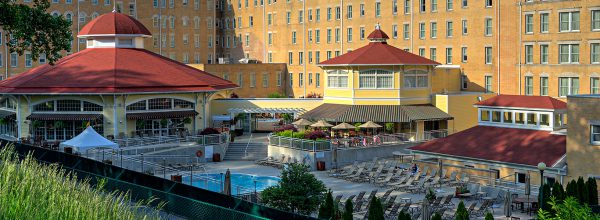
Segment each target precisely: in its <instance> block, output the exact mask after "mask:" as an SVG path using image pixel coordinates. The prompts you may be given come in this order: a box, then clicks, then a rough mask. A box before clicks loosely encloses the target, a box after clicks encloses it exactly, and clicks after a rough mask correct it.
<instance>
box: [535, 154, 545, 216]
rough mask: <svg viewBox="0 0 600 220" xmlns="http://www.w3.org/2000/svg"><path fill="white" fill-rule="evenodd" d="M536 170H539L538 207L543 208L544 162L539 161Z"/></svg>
mask: <svg viewBox="0 0 600 220" xmlns="http://www.w3.org/2000/svg"><path fill="white" fill-rule="evenodd" d="M537 168H538V170H540V205H539V208H540V209H542V208H543V204H544V170H545V169H546V164H545V163H544V162H540V163H538V165H537Z"/></svg>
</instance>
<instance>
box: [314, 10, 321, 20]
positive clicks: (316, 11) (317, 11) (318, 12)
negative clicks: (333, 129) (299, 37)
mask: <svg viewBox="0 0 600 220" xmlns="http://www.w3.org/2000/svg"><path fill="white" fill-rule="evenodd" d="M315 21H317V22H319V21H321V9H320V8H317V9H315Z"/></svg>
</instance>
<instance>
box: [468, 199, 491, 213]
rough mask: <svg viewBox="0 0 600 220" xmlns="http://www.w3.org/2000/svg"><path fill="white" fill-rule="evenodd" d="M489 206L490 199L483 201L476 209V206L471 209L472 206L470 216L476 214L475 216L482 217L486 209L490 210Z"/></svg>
mask: <svg viewBox="0 0 600 220" xmlns="http://www.w3.org/2000/svg"><path fill="white" fill-rule="evenodd" d="M471 206H473V205H471ZM488 206H489V201H484V202H483V203H481V205H480V206H479V207H478V208H477V209H475V207H473V209H471V207H469V216H474V217H480V216H484V215H485V213H486V211H487V210H488Z"/></svg>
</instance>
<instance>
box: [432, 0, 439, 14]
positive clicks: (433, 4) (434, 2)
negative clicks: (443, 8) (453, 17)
mask: <svg viewBox="0 0 600 220" xmlns="http://www.w3.org/2000/svg"><path fill="white" fill-rule="evenodd" d="M437 7H438V4H437V0H431V12H436V11H437Z"/></svg>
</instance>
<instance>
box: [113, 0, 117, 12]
mask: <svg viewBox="0 0 600 220" xmlns="http://www.w3.org/2000/svg"><path fill="white" fill-rule="evenodd" d="M115 12H117V1H113V10H112V13H115Z"/></svg>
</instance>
